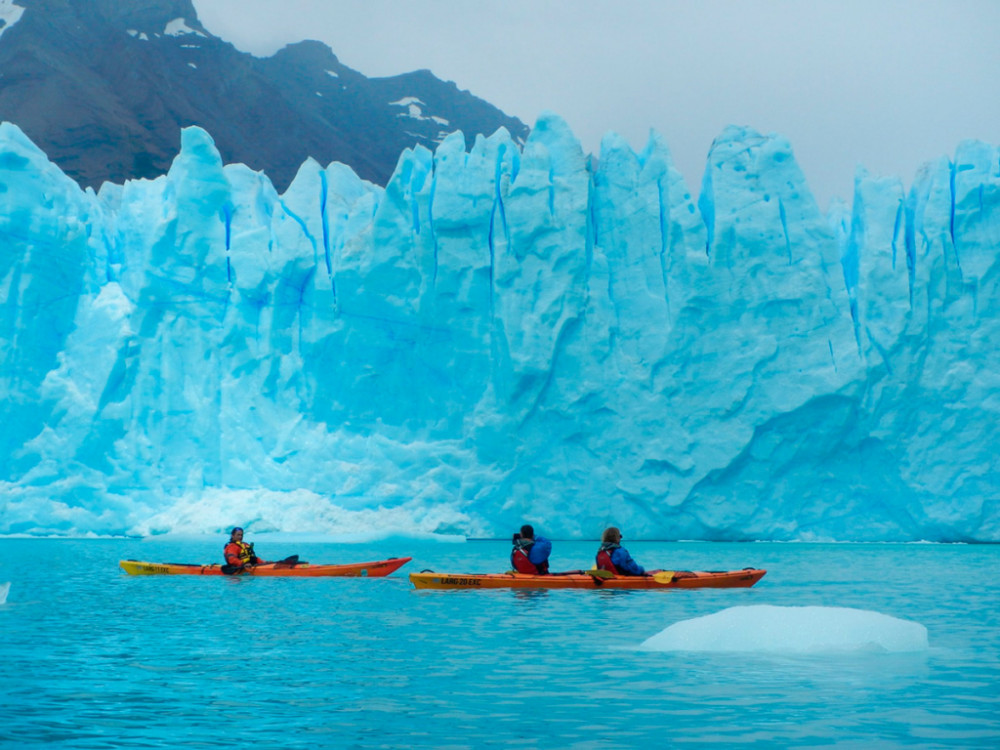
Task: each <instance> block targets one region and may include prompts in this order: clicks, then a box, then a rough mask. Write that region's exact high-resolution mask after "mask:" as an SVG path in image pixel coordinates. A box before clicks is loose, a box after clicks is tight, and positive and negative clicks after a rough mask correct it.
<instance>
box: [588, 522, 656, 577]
mask: <svg viewBox="0 0 1000 750" xmlns="http://www.w3.org/2000/svg"><path fill="white" fill-rule="evenodd" d="M621 541H622V533H621V532H620V531H619V530H618V529H617V528H615V527H614V526H611V527H609V528H607V529H605V530H604V534H603V535H602V536H601V547H600V549H599V550H597V569H598V570H607V571H609V572H611V573H614V574H615V575H617V576H644V575H646V569H645V568H643V567H642V566H641V565H639V563H637V562H636V561H635V560H633V559H632V555H630V554H629V553H628V550H627V549H625V548H624V547H622V545H621Z"/></svg>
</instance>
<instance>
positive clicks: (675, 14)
mask: <svg viewBox="0 0 1000 750" xmlns="http://www.w3.org/2000/svg"><path fill="white" fill-rule="evenodd" d="M194 4H195V7H196V8H197V10H198V14H199V18H200V19H201V21H202V23H203V24H205V26H206V27H207V28H208V29H209V30H210V31H211V32H212V33H214V34H216V35H217V36H220V37H222V38H223V39H226V40H228V41H230V42H232V43H233V44H234V45H235V46H236V47H237V48H238V49H241V50H243V51H246V52H250V53H253V54H255V55H257V56H262V57H263V56H269V55H271V54H273V53H274V52H275V51H277V50H278V49H280V48H281V47H282V46H284V45H285V44H288V43H290V42H294V41H299V40H302V39H318V40H320V41H323V42H326V43H327V44H328V45H329V46H330V48H331V49H332V50H333V51H334V53H335V54H336V55H337V57H338V58H340V61H341V62H342V63H344V64H345V65H347V66H349V67H351V68H354V69H355V70H357V71H359V72H361V73H363V74H365V75H366V76H369V77H376V76H391V75H396V74H399V73H405V72H409V71H411V70H416V69H419V68H429V69H430V70H431V71H433V72H434V74H435V75H437V76H438V77H439V78H442V79H444V80H450V81H454V82H455V83H456V84H458V86H459V88H463V89H468V90H469V91H471V92H472V93H473V94H475V95H476V96H479V97H481V98H483V99H486V100H487V101H489V102H491V103H492V104H494V105H496V106H497V107H499V108H500V109H502V110H503V111H505V112H506V113H507V114H510V115H514V116H516V117H518V118H520V119H521V120H523V121H524V122H525V123H527V124H528V125H529V126H530V125H531V124H533V123H534V121H535V118H536V117H537V116H538V114H539V113H540V112H542V111H544V110H551V111H553V112H556V113H557V114H559V115H561V116H562V117H564V118H565V119H566V121H567V122H568V123H569V125H570V127H571V128H572V129H573V131H574V133H576V135H577V137H578V138H579V139H580V141H581V143H582V144H583V147H584V149H585V150H586V151H591V152H594V153H599V150H600V142H601V138H602V137H603V136H604V134H605V133H607V132H608V131H616V132H618V133H620V134H621V135H622V136H624V137H625V138H626V139H627V140H628V141H629V143H631V145H632V147H633V148H634V149H635V150H637V151H639V150H641V149H642V148H643V146H644V145H645V144H646V141H647V139H648V136H649V131H650V129H651V128H652V129H655V130H657V131H658V132H660V133H661V134H662V135H663V136H664V137H665V138H666V141H667V143H668V144H669V146H670V149H671V151H672V152H673V156H674V160H675V162H676V164H677V166H678V168H679V169H680V171H681V172H682V173H683V174H684V177H685V179H686V180H687V183H688V186H689V187H690V188H692V189H693V191H694V192H695V194H697V191H698V189H699V187H700V184H701V175H702V172H703V171H704V167H705V157H706V155H707V153H708V149H709V147H710V146H711V143H712V140H713V139H714V138H715V136H717V135H718V134H719V133H720V132H721V131H722V129H723V128H724V127H725V126H726V125H728V124H737V125H749V126H751V127H753V128H755V129H757V130H759V131H761V132H763V133H773V132H776V133H781V134H782V135H785V136H786V137H787V138H788V139H789V140H790V141H791V143H792V147H793V149H794V151H795V155H796V157H797V159H798V162H799V164H800V166H801V167H802V169H803V171H804V172H805V174H806V178H807V179H808V181H809V184H810V186H811V187H812V189H813V192H814V193H815V195H816V197H817V199H818V200H819V203H820V207H821V208H824V209H825V208H826V207H827V205H828V203H829V200H830V199H831V198H832V197H834V196H839V197H842V198H844V199H846V200H848V202H850V199H851V193H852V189H853V181H854V172H855V168H856V166H857V165H858V164H863V165H864V166H865V167H866V168H867V169H868V170H869V171H870V172H873V173H875V174H882V175H894V176H898V177H901V178H902V179H903V182H904V184H905V185H906V186H909V184H910V183H911V181H912V179H913V176H914V174H915V173H916V171H917V168H918V167H919V166H920V164H921V163H923V162H925V161H928V160H930V159H933V158H936V157H938V156H941V155H949V156H950V155H953V154H954V150H955V146H956V145H957V144H958V142H959V141H960V140H962V139H963V138H979V139H982V140H986V141H989V142H990V143H993V144H994V145H997V144H1000V0H836V1H834V0H799V1H798V2H796V1H794V0H700V1H696V0H492V1H486V0H194Z"/></svg>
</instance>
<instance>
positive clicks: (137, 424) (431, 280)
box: [0, 116, 1000, 541]
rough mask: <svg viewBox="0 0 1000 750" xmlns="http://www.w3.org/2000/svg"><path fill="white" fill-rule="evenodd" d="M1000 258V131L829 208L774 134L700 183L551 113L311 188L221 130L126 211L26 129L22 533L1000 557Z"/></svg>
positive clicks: (10, 428)
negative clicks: (523, 526)
mask: <svg viewBox="0 0 1000 750" xmlns="http://www.w3.org/2000/svg"><path fill="white" fill-rule="evenodd" d="M998 248H1000V158H998V151H997V149H995V148H994V147H992V146H988V145H986V144H983V143H978V142H967V143H963V144H961V145H960V146H959V148H958V151H957V153H956V155H955V158H954V160H949V159H947V158H942V159H940V160H938V161H936V162H931V163H930V164H928V165H927V166H926V167H925V168H924V169H923V170H922V171H921V172H920V173H919V174H918V175H917V177H916V179H915V180H914V183H913V186H912V187H911V189H910V190H909V191H904V189H903V187H902V184H901V182H900V181H899V180H897V179H885V178H878V177H874V176H870V175H868V174H866V173H865V172H864V171H861V170H859V173H858V176H857V180H856V185H855V193H854V196H853V202H852V205H851V207H850V208H848V207H847V206H846V205H844V204H838V205H835V206H834V207H833V208H832V209H831V211H830V212H829V214H828V215H824V214H822V213H821V212H820V211H819V209H818V207H817V205H816V203H815V201H814V200H813V198H812V195H811V193H810V192H809V190H808V187H807V186H806V183H805V179H804V177H803V175H802V173H801V171H800V170H799V168H798V166H797V164H796V162H795V159H794V157H793V155H792V151H791V148H790V146H789V144H788V143H787V142H786V141H785V140H784V139H782V138H780V137H777V136H762V135H760V134H758V133H755V132H753V131H752V130H749V129H743V128H729V129H727V130H726V131H725V132H724V133H723V134H722V135H721V136H720V137H719V138H718V139H717V140H716V142H715V144H714V145H713V147H712V150H711V152H710V154H709V157H708V164H707V167H706V171H705V174H704V177H703V180H702V184H701V190H700V195H699V196H698V197H697V198H695V197H694V196H692V195H691V194H690V193H689V192H688V189H687V187H686V185H685V182H684V180H683V179H682V177H681V175H680V174H679V173H678V172H677V170H676V169H675V168H674V166H673V163H672V160H671V157H670V153H669V150H668V149H667V147H666V145H665V144H664V143H663V142H662V140H661V139H660V138H659V137H658V136H655V135H654V136H653V137H652V138H651V139H650V142H649V143H648V145H647V146H646V147H645V149H644V150H643V151H642V152H641V153H636V152H634V151H633V150H632V149H631V148H630V147H629V146H628V144H626V143H625V142H624V141H623V140H622V139H620V138H619V137H617V136H615V135H609V136H608V137H607V138H606V139H605V140H604V142H603V144H602V149H601V154H600V158H599V159H597V160H594V159H589V158H588V157H586V156H585V155H584V154H583V152H582V150H581V148H580V145H579V143H578V142H577V141H576V139H575V138H574V137H573V135H572V133H570V132H569V130H568V129H567V127H566V126H565V124H564V123H563V122H562V121H561V120H559V119H558V118H556V117H551V116H547V117H543V118H542V119H541V120H540V121H539V122H538V123H537V124H536V126H535V128H534V130H533V131H532V134H531V136H530V138H529V139H528V141H527V143H526V144H525V145H524V147H523V149H521V148H520V147H518V146H517V145H516V144H515V143H513V142H512V140H511V139H510V137H509V135H508V134H507V133H506V132H505V131H503V130H501V131H498V132H497V133H496V134H494V135H493V136H491V137H489V138H484V137H479V138H478V139H477V141H476V144H475V146H474V148H473V149H472V150H471V151H469V152H466V150H465V145H464V139H463V137H462V135H461V134H455V135H453V136H451V137H449V138H447V139H446V140H445V141H443V142H442V143H441V145H440V146H439V148H438V149H437V151H436V152H434V153H431V152H430V151H428V150H426V149H423V148H419V147H418V148H417V149H415V150H412V151H406V152H404V154H403V155H402V156H401V158H400V160H399V164H398V166H397V169H396V172H395V174H394V175H393V177H392V179H391V180H390V182H389V183H388V185H387V186H386V187H385V188H384V189H383V188H381V187H378V186H375V185H372V184H370V183H367V182H364V181H362V180H361V179H359V178H358V177H357V176H356V175H355V174H354V172H352V171H351V170H350V169H349V168H347V167H345V166H343V165H341V164H336V163H335V164H331V165H330V166H329V167H327V168H323V167H321V166H320V165H319V164H317V163H315V162H313V161H309V162H306V163H305V164H304V165H303V166H302V167H301V169H300V171H299V173H298V176H297V177H296V179H295V180H294V182H293V183H292V184H291V186H290V187H289V188H288V190H287V191H286V192H285V193H284V194H282V195H278V194H277V193H276V192H275V190H274V188H273V186H272V185H271V183H270V181H269V180H268V179H267V177H266V176H265V175H263V174H260V173H256V172H253V171H251V170H250V169H248V168H247V167H245V166H243V165H223V164H222V162H221V160H220V157H219V154H218V151H217V150H216V149H215V146H214V144H213V142H212V140H211V138H210V136H209V135H208V134H207V133H205V132H204V131H201V130H199V129H197V128H188V129H186V130H184V131H183V134H182V147H181V152H180V154H179V155H178V156H177V158H176V160H175V162H174V164H173V166H172V168H171V169H170V171H169V173H168V174H167V175H165V176H163V177H161V178H159V179H156V180H152V181H147V180H139V181H132V182H128V183H126V184H125V185H110V184H106V185H104V186H103V187H102V188H101V190H100V191H99V192H98V193H96V194H95V193H94V192H93V191H91V190H81V189H80V188H79V187H78V186H77V185H76V183H74V182H73V181H72V180H70V179H69V178H68V177H66V176H65V175H64V174H63V173H62V172H61V171H60V170H59V169H58V168H57V167H56V166H54V165H53V164H52V163H50V162H49V161H48V159H47V158H46V157H45V155H44V154H43V153H42V152H40V151H39V150H38V149H37V148H36V147H35V146H34V145H33V144H32V143H31V142H30V141H29V140H28V139H27V138H26V137H25V136H24V135H23V134H22V133H21V132H20V131H19V130H18V129H17V128H16V127H15V126H13V125H11V124H3V125H0V394H2V395H3V398H2V400H0V424H2V425H3V429H2V430H0V533H29V534H50V533H55V534H68V533H113V534H119V533H140V534H148V533H158V532H166V531H214V530H217V529H219V528H223V527H225V526H227V525H230V524H232V523H234V522H237V521H238V522H242V524H243V525H253V526H254V527H255V528H256V529H257V530H261V531H264V530H276V531H323V530H335V531H343V530H345V529H346V530H349V531H350V530H354V529H357V530H363V529H365V528H369V527H372V526H380V525H383V526H388V527H391V529H393V530H398V531H405V530H406V529H410V530H412V531H417V532H422V533H465V534H469V535H476V536H482V535H493V534H502V533H506V532H507V531H508V530H509V529H510V528H513V527H516V526H518V525H520V523H522V522H523V521H531V522H534V523H535V524H536V526H538V527H540V528H543V529H545V531H546V533H547V535H549V536H564V537H565V536H568V537H575V536H585V537H590V538H593V537H595V536H596V535H598V534H599V532H600V531H601V529H602V528H603V527H604V526H606V525H610V524H615V525H618V526H620V527H623V528H625V529H627V533H628V535H629V536H631V537H633V538H635V537H653V538H700V539H851V540H912V539H929V540H994V541H995V540H1000V510H998V507H1000V506H998V498H997V494H996V488H997V487H998V486H1000V464H998V462H997V461H996V459H995V455H994V449H993V445H994V444H996V442H997V441H998V439H1000V419H998V416H1000V348H998V347H997V346H996V342H997V341H1000V304H998V301H1000V300H998V280H1000V273H998V270H1000V250H998ZM223 516H225V517H223Z"/></svg>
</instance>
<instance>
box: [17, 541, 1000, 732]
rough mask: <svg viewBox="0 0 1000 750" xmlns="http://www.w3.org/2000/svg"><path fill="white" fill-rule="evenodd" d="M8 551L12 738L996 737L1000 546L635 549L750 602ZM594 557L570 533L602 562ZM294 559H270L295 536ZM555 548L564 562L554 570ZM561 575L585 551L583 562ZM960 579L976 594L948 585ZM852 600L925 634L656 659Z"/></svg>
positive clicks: (457, 554) (464, 562)
mask: <svg viewBox="0 0 1000 750" xmlns="http://www.w3.org/2000/svg"><path fill="white" fill-rule="evenodd" d="M216 542H217V540H211V541H209V542H205V543H202V542H199V541H190V540H189V541H147V542H140V541H126V540H93V541H54V540H38V541H31V540H0V578H2V579H3V580H4V581H8V580H9V581H11V582H12V583H13V584H14V585H13V586H12V588H11V590H10V594H9V596H8V601H7V604H6V605H4V606H3V607H0V633H2V634H3V637H2V638H0V714H2V715H0V746H2V747H25V746H27V747H30V746H36V747H43V746H46V747H47V746H57V747H58V746H62V747H73V748H112V747H114V748H124V747H151V746H165V747H207V746H209V745H222V746H235V744H236V743H241V744H247V743H250V744H253V745H255V746H258V747H282V748H315V747H324V746H326V747H359V748H367V747H404V746H407V747H476V746H487V745H488V746H497V747H507V746H509V747H517V748H524V747H553V748H554V747H577V748H614V747H660V746H663V745H665V744H667V743H669V742H677V743H680V742H690V743H693V744H696V745H708V744H717V745H720V746H732V745H752V744H758V745H760V746H762V747H765V746H766V747H770V746H789V745H795V746H808V745H821V746H829V745H831V744H833V743H835V742H842V743H845V744H851V743H854V744H857V745H859V746H868V747H871V746H879V747H894V746H899V747H902V746H906V747H920V746H925V747H941V746H949V747H962V746H965V747H994V746H997V744H998V743H997V740H998V739H1000V648H998V646H1000V627H998V626H1000V622H998V619H1000V612H998V609H1000V608H998V607H997V606H996V602H997V601H1000V596H998V594H1000V583H998V582H997V577H996V576H988V575H984V574H983V572H984V571H988V570H994V571H995V570H997V569H998V562H1000V547H988V546H981V547H969V546H940V545H789V544H781V545H779V544H775V545H772V544H742V545H739V544H732V545H730V544H716V545H710V544H659V543H645V544H643V543H636V542H633V543H632V544H630V551H632V553H633V555H635V556H636V558H637V559H640V560H641V561H642V562H643V564H649V565H656V566H659V565H665V566H669V567H680V568H690V569H699V568H702V569H704V568H712V569H719V568H740V567H744V566H747V565H753V566H759V567H765V568H768V570H769V572H768V575H767V576H766V577H765V578H764V579H763V581H762V582H761V583H760V584H758V586H757V587H755V588H753V589H749V590H729V591H717V590H706V591H687V592H683V591H672V592H663V591H636V592H627V591H566V590H562V591H545V590H533V591H503V590H495V591H474V590H472V591H454V592H451V591H420V592H418V591H415V590H414V589H413V588H412V587H411V586H410V585H409V583H408V581H407V580H406V578H405V574H406V572H407V570H408V569H412V570H420V569H422V568H433V569H435V570H439V571H446V570H447V571H454V572H461V571H490V570H501V569H504V568H505V565H506V562H507V559H506V558H507V554H508V548H509V545H507V544H506V543H504V542H497V543H490V542H481V543H480V542H477V543H469V544H458V545H456V544H436V543H432V542H413V543H407V542H401V541H399V540H396V541H395V542H393V543H392V544H389V543H381V544H379V543H376V544H362V545H353V546H347V545H325V544H322V543H317V542H313V543H309V544H299V545H298V546H296V547H294V548H293V547H292V546H290V544H286V546H282V545H280V544H277V543H274V544H271V545H269V549H268V550H266V551H265V550H264V549H263V548H262V549H261V553H262V554H265V555H266V556H269V557H283V556H286V555H289V554H296V553H298V554H302V555H303V557H304V558H306V559H310V560H312V561H315V562H346V561H350V560H360V559H375V558H378V557H388V556H392V555H403V554H410V555H413V556H414V561H413V562H412V563H411V564H410V565H409V566H407V567H406V568H403V569H402V570H401V571H400V572H399V573H397V574H395V575H394V576H391V577H390V578H387V579H276V578H275V579H266V578H261V579H249V578H243V579H234V578H199V577H186V576H170V577H129V576H125V575H122V574H121V573H120V572H119V571H118V570H117V567H116V566H117V560H118V559H120V558H136V559H145V560H164V561H166V560H179V561H191V562H207V561H209V560H212V559H214V558H216V557H217V556H218V552H219V550H220V549H221V543H218V544H217V543H216ZM593 546H594V545H593V544H592V543H567V542H562V543H557V544H556V553H555V555H558V558H559V560H560V561H564V563H565V567H568V568H569V567H574V568H575V567H582V566H584V565H586V564H588V561H589V559H590V557H592V555H593V549H592V547H593ZM272 547H273V548H272ZM555 555H554V556H555ZM560 564H562V563H560ZM942 571H948V577H949V579H950V580H954V581H972V582H975V583H974V584H969V585H966V586H950V587H948V586H942V584H941V581H942V578H941V575H942ZM757 604H773V605H779V606H802V605H815V606H821V607H854V608H858V609H865V610H870V611H875V612H881V613H883V614H887V615H891V616H893V617H898V618H902V619H907V620H912V621H915V622H919V623H921V624H922V625H924V626H925V627H926V628H927V630H928V634H929V641H930V649H929V650H928V651H925V652H921V653H916V654H862V655H859V654H820V655H801V656H795V655H787V654H786V655H782V654H759V653H749V654H747V653H743V654H724V653H723V654H720V653H705V654H693V653H682V652H677V653H648V652H642V651H640V650H639V649H638V648H637V647H638V645H639V644H640V643H642V641H644V640H645V639H646V638H648V637H649V636H651V635H654V634H656V633H659V632H660V631H662V630H663V629H664V628H666V627H667V626H669V625H671V624H673V623H676V622H679V621H682V620H689V619H692V618H696V617H701V616H705V615H709V614H712V613H715V612H719V611H721V610H724V609H726V608H729V607H736V606H750V605H757Z"/></svg>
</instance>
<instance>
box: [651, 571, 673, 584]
mask: <svg viewBox="0 0 1000 750" xmlns="http://www.w3.org/2000/svg"><path fill="white" fill-rule="evenodd" d="M653 580H654V581H656V582H657V583H673V581H674V571H672V570H661V571H659V572H656V573H653Z"/></svg>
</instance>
